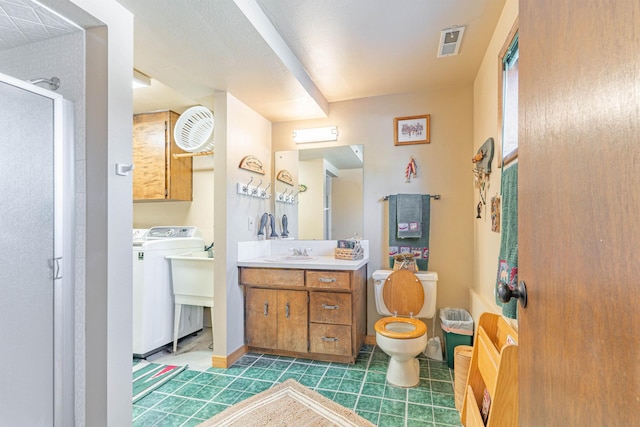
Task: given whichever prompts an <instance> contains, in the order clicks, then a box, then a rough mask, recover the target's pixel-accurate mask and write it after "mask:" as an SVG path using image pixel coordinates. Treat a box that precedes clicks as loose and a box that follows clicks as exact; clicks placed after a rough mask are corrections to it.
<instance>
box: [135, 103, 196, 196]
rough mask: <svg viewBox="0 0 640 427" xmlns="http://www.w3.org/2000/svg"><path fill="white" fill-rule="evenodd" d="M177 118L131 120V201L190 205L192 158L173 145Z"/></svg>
mask: <svg viewBox="0 0 640 427" xmlns="http://www.w3.org/2000/svg"><path fill="white" fill-rule="evenodd" d="M179 117H180V115H179V114H178V113H175V112H173V111H158V112H153V113H142V114H135V115H134V116H133V164H134V169H133V201H134V202H136V201H138V202H139V201H162V200H168V201H191V200H192V198H193V197H192V188H193V174H192V171H193V166H192V165H193V159H192V157H179V158H177V159H176V158H174V157H173V154H175V153H185V151H183V150H182V149H181V148H180V147H178V146H177V145H176V142H175V139H174V137H173V128H174V127H175V125H176V122H177V121H178V118H179Z"/></svg>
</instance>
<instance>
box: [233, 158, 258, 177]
mask: <svg viewBox="0 0 640 427" xmlns="http://www.w3.org/2000/svg"><path fill="white" fill-rule="evenodd" d="M238 167H239V168H240V169H246V170H248V171H251V172H256V173H260V174H262V175H264V169H262V162H261V161H260V159H258V158H257V157H256V156H253V155H249V156H245V157H244V158H243V159H242V160H241V161H240V166H238Z"/></svg>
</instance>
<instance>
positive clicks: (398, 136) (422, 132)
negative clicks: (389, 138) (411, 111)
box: [393, 114, 431, 145]
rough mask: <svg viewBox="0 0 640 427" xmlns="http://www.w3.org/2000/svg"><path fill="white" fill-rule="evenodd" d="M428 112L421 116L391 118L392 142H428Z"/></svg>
mask: <svg viewBox="0 0 640 427" xmlns="http://www.w3.org/2000/svg"><path fill="white" fill-rule="evenodd" d="M430 118H431V116H430V115H429V114H426V115H423V116H407V117H396V118H395V119H393V138H394V140H393V144H394V145H412V144H428V143H429V142H431V141H430V134H431V125H430V121H431V120H430Z"/></svg>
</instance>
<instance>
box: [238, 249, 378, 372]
mask: <svg viewBox="0 0 640 427" xmlns="http://www.w3.org/2000/svg"><path fill="white" fill-rule="evenodd" d="M238 266H239V271H238V278H239V283H240V285H242V287H243V289H244V294H245V337H246V344H247V346H248V347H249V351H256V352H260V353H269V354H277V355H284V356H291V357H304V358H307V359H315V360H324V361H331V362H343V363H354V362H355V360H356V357H357V356H358V352H359V350H360V347H361V346H362V344H363V342H364V337H365V335H366V328H367V324H366V322H367V318H366V312H367V309H366V305H367V295H366V293H367V292H366V290H367V259H364V260H355V261H347V260H338V259H334V258H333V257H331V256H317V257H313V259H312V260H306V261H304V262H296V261H292V260H291V257H281V259H278V258H274V257H271V258H269V257H263V258H257V259H253V260H249V261H241V262H238Z"/></svg>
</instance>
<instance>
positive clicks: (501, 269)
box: [496, 163, 518, 319]
mask: <svg viewBox="0 0 640 427" xmlns="http://www.w3.org/2000/svg"><path fill="white" fill-rule="evenodd" d="M501 283H506V284H507V285H509V287H510V288H511V289H515V288H516V286H517V284H518V164H517V163H516V164H515V165H513V166H511V167H510V168H509V169H507V170H503V171H502V235H501V237H500V255H499V259H498V274H497V277H496V291H497V288H498V286H499V285H500V284H501ZM496 304H498V305H499V306H501V307H502V314H503V315H505V316H506V317H509V318H511V319H517V318H518V301H517V300H516V299H513V298H512V299H511V301H509V302H508V303H506V304H504V303H503V302H502V301H500V299H499V298H498V294H497V292H496Z"/></svg>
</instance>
